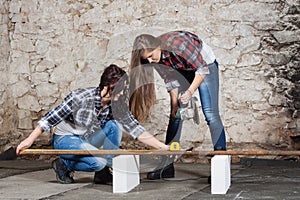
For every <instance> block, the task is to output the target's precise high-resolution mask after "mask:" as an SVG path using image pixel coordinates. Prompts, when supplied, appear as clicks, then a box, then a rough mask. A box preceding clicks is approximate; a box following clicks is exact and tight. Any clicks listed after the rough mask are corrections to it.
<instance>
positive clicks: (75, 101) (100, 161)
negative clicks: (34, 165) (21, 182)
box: [16, 65, 169, 184]
mask: <svg viewBox="0 0 300 200" xmlns="http://www.w3.org/2000/svg"><path fill="white" fill-rule="evenodd" d="M127 82H128V77H127V75H126V72H125V71H124V70H122V69H121V68H120V67H118V66H116V65H110V66H108V67H107V68H106V69H105V70H104V72H103V74H102V76H101V79H100V84H99V86H98V87H93V88H85V89H77V90H75V91H73V92H71V93H70V94H69V95H67V97H66V98H65V99H64V100H63V101H62V103H61V104H59V105H58V106H57V107H55V108H54V109H52V110H51V111H49V112H48V113H47V114H46V115H45V116H44V117H42V118H41V119H40V120H39V122H38V125H37V127H36V128H35V129H34V130H33V132H32V133H31V134H30V135H29V136H28V137H27V138H26V139H25V140H23V141H22V142H21V143H20V144H19V145H18V147H17V149H16V153H17V154H19V152H20V151H22V150H24V149H26V148H29V147H30V146H31V145H32V144H33V142H34V141H35V140H36V139H37V138H38V137H39V136H40V135H41V134H42V133H43V132H44V131H46V132H49V131H50V129H51V128H53V132H54V134H53V148H54V149H70V150H97V149H99V147H101V146H103V149H105V150H114V149H118V148H119V145H120V142H121V138H122V127H123V128H124V129H125V131H126V132H128V133H129V134H130V135H131V136H132V138H134V139H137V140H139V141H141V142H143V143H145V144H146V145H150V146H152V147H154V148H156V149H163V150H168V149H169V146H168V145H165V144H164V143H162V142H160V141H159V140H157V139H156V138H155V137H154V136H153V135H151V134H150V133H149V132H147V131H146V130H145V129H144V128H143V127H142V126H141V125H140V124H139V122H138V121H137V120H136V119H135V118H134V117H133V115H132V114H131V113H130V112H129V109H128V106H127V103H126V101H125V100H126V95H125V94H124V93H125V92H126V85H127ZM112 157H113V155H107V156H106V157H105V158H103V157H94V156H79V155H60V156H59V158H57V159H56V160H54V161H53V162H52V167H53V169H54V171H55V173H56V178H57V180H58V181H59V182H60V183H73V182H74V179H73V177H72V174H73V173H72V172H74V171H86V172H95V175H94V182H95V183H98V184H110V183H111V182H112V175H111V173H110V170H109V167H111V164H112Z"/></svg>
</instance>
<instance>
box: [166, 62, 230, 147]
mask: <svg viewBox="0 0 300 200" xmlns="http://www.w3.org/2000/svg"><path fill="white" fill-rule="evenodd" d="M208 67H209V72H210V73H209V74H207V75H206V77H205V79H204V81H203V82H202V83H201V85H200V86H199V88H198V91H199V96H200V101H201V105H202V112H203V114H204V116H205V120H206V122H207V125H208V126H209V130H210V134H211V138H212V142H213V146H214V149H215V150H226V137H225V131H224V126H223V123H222V120H221V118H220V114H219V71H218V70H219V67H218V63H217V61H215V62H214V63H212V64H210V65H209V66H208ZM179 106H180V105H179ZM181 130H182V120H180V119H178V118H174V117H172V115H170V119H169V125H168V130H167V135H166V144H169V143H171V142H173V141H177V142H178V141H179V140H180V136H181Z"/></svg>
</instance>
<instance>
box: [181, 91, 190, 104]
mask: <svg viewBox="0 0 300 200" xmlns="http://www.w3.org/2000/svg"><path fill="white" fill-rule="evenodd" d="M192 96H193V92H192V91H191V90H189V89H188V90H186V91H185V92H184V93H183V94H182V95H179V99H180V102H181V103H182V104H187V103H188V102H189V101H190V100H191V98H192Z"/></svg>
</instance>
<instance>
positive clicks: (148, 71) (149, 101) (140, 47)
mask: <svg viewBox="0 0 300 200" xmlns="http://www.w3.org/2000/svg"><path fill="white" fill-rule="evenodd" d="M159 46H160V40H159V39H158V38H156V37H154V36H152V35H148V34H142V35H139V36H137V37H136V38H135V40H134V43H133V50H132V53H131V61H130V90H129V91H130V92H129V95H130V100H129V106H130V111H131V113H132V114H133V115H134V116H135V118H136V119H137V120H139V121H140V122H143V121H145V120H146V119H147V118H148V117H149V116H150V114H151V108H152V106H153V105H154V104H155V103H156V94H155V85H154V74H153V69H154V68H153V67H151V64H147V63H148V61H147V60H144V59H143V58H142V55H143V54H144V53H145V51H153V50H154V49H156V48H157V47H159Z"/></svg>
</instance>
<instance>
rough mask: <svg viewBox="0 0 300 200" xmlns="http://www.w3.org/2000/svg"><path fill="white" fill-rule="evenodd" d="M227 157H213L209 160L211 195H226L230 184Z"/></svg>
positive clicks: (228, 159)
mask: <svg viewBox="0 0 300 200" xmlns="http://www.w3.org/2000/svg"><path fill="white" fill-rule="evenodd" d="M230 162H231V157H230V156H229V155H215V156H214V157H213V158H212V159H211V193H212V194H226V193H227V190H228V189H229V187H230V184H231V175H230Z"/></svg>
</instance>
